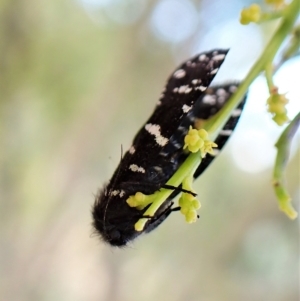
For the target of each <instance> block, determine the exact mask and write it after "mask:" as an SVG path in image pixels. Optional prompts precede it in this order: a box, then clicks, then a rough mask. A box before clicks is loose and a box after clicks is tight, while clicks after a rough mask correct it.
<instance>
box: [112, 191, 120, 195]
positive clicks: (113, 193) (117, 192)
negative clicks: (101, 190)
mask: <svg viewBox="0 0 300 301" xmlns="http://www.w3.org/2000/svg"><path fill="white" fill-rule="evenodd" d="M119 192H120V191H119V190H113V191H112V192H111V193H110V195H113V196H116V195H118V194H119Z"/></svg>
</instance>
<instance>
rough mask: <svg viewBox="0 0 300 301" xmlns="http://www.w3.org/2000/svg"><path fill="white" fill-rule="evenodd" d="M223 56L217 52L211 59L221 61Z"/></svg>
mask: <svg viewBox="0 0 300 301" xmlns="http://www.w3.org/2000/svg"><path fill="white" fill-rule="evenodd" d="M224 58H225V54H217V55H215V56H214V57H213V58H212V59H213V60H214V61H221V60H224Z"/></svg>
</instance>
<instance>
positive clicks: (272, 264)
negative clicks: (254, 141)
mask: <svg viewBox="0 0 300 301" xmlns="http://www.w3.org/2000/svg"><path fill="white" fill-rule="evenodd" d="M114 2H115V5H118V1H114ZM240 2H241V1H237V2H233V3H235V4H236V3H239V4H238V5H237V4H236V5H237V7H236V9H234V8H232V7H231V6H230V7H231V8H232V10H230V12H229V13H228V18H229V17H230V18H238V11H239V10H240V9H241V5H242V4H241V3H240ZM157 3H159V1H146V8H145V11H144V13H143V14H142V15H141V17H140V19H137V21H136V22H135V23H134V24H131V25H122V24H117V23H114V22H113V21H112V20H109V19H108V18H107V17H105V15H104V13H102V12H101V9H100V12H99V20H102V21H103V22H102V21H101V22H95V19H96V20H97V18H96V17H95V16H96V15H91V14H90V12H89V11H88V10H85V9H83V6H81V5H80V2H79V1H71V0H60V1H58V0H54V1H46V0H41V1H38V2H36V1H33V0H13V1H12V0H1V1H0V78H1V80H0V95H1V99H0V120H1V124H0V136H1V152H0V154H1V155H0V164H1V176H0V179H1V180H0V217H1V218H0V225H1V228H0V235H1V236H0V273H1V282H0V296H1V299H3V300H10V301H20V300H24V301H25V300H30V301H34V300H39V301H40V300H72V301H76V300H85V301H92V300H107V301H108V300H109V301H113V300H122V301H126V300H130V301H134V300H144V301H147V300H156V299H157V300H172V301H173V300H174V301H176V300H189V301H192V300H197V301H198V300H223V301H226V300H273V301H281V300H291V301H296V300H298V297H299V288H298V280H299V279H298V252H299V250H298V248H299V244H298V237H297V232H298V230H297V224H296V223H295V222H290V221H289V220H288V219H286V218H285V217H284V216H282V215H281V213H280V212H278V210H277V207H276V205H275V202H274V195H273V191H272V189H271V185H270V178H269V175H270V174H271V170H270V169H268V170H265V171H264V172H261V173H257V174H248V173H246V172H243V171H241V170H239V169H238V168H237V167H236V166H235V165H234V161H233V160H232V158H231V155H230V152H229V149H227V150H225V152H224V154H223V155H222V156H221V157H220V158H219V159H218V160H217V162H215V163H214V165H213V166H212V167H211V168H210V169H209V170H208V171H207V172H206V173H205V176H204V177H201V179H200V180H199V181H198V182H197V185H199V186H198V188H197V191H199V192H200V194H199V196H200V197H201V203H202V208H203V209H202V211H201V213H200V214H201V218H200V220H199V222H198V223H196V224H195V225H193V226H190V225H186V224H185V223H184V222H183V221H182V218H181V216H179V215H176V214H174V216H172V217H171V218H170V219H169V220H168V221H167V222H166V223H165V224H164V225H163V226H161V227H160V229H158V230H157V231H155V232H154V233H153V234H151V235H148V236H147V237H143V238H141V239H140V240H139V241H137V242H136V243H135V244H134V245H133V246H132V247H129V248H127V249H124V250H115V249H113V250H112V249H110V248H109V247H108V246H106V245H103V244H102V243H99V242H98V241H97V240H96V238H93V237H91V232H92V231H91V226H90V223H91V217H90V208H91V205H92V203H93V194H95V193H96V190H97V187H99V186H101V184H103V183H104V182H105V181H106V180H107V179H109V177H110V175H111V173H112V172H113V170H114V168H115V166H116V165H117V163H118V161H119V158H120V153H121V146H120V145H121V144H122V145H123V148H124V149H126V148H127V147H128V146H129V144H130V141H131V139H132V137H133V135H134V133H135V132H136V130H137V128H139V127H140V125H141V124H142V123H143V121H144V120H145V119H146V118H147V117H148V115H149V112H150V111H151V110H152V109H153V105H154V103H155V100H156V99H157V97H158V95H159V92H160V89H161V88H162V85H163V83H164V81H165V79H166V76H167V75H168V74H169V73H170V71H171V70H172V69H173V67H174V65H175V62H174V60H176V59H175V57H180V58H186V57H187V56H188V55H189V52H190V49H191V48H192V40H193V38H195V36H193V37H191V38H190V39H188V40H186V41H184V42H182V43H181V44H177V45H175V44H172V43H170V44H168V43H166V42H163V41H161V40H159V39H158V38H157V37H155V35H154V34H151V32H150V30H149V29H148V21H147V20H148V19H149V17H150V15H151V12H152V11H153V9H154V8H155V6H156V5H157ZM193 3H194V4H195V7H196V8H197V9H198V10H201V11H205V9H208V11H210V12H211V11H215V12H216V10H213V9H212V7H213V5H222V4H221V2H220V1H213V3H208V2H207V1H203V2H202V3H201V2H197V1H194V2H193ZM226 5H227V4H226ZM209 8H210V10H209ZM220 11H221V12H222V14H223V12H224V11H223V10H222V9H220ZM102 17H103V18H102ZM210 17H211V18H210ZM199 18H200V17H199ZM220 18H221V17H220ZM222 18H223V19H224V14H223V15H222ZM204 19H205V22H208V21H207V20H210V19H211V20H210V21H211V22H218V18H217V17H216V16H215V15H211V16H210V15H209V14H208V13H207V14H206V17H205V18H203V15H202V19H201V22H200V21H199V24H198V27H197V30H196V32H197V34H199V33H202V32H203V30H207V28H208V24H207V23H205V22H204ZM228 20H230V19H228ZM211 26H212V25H211ZM195 35H196V33H195ZM195 39H197V38H195ZM112 133H113V134H112ZM236 135H237V139H238V135H243V132H242V125H241V128H240V130H238V131H237V134H236ZM274 142H275V141H274ZM299 163H300V162H299V153H298V156H294V157H293V158H291V163H290V165H289V168H288V175H287V178H288V183H289V191H291V192H292V193H293V195H294V197H295V198H297V197H299V189H298V184H299V182H298V180H299V179H297V177H296V178H295V177H294V176H293V175H294V174H296V173H297V169H298V166H299ZM297 189H298V190H297Z"/></svg>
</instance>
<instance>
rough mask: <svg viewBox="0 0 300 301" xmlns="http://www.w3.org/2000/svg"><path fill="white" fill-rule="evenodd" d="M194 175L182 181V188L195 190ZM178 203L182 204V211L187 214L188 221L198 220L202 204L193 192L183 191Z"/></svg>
mask: <svg viewBox="0 0 300 301" xmlns="http://www.w3.org/2000/svg"><path fill="white" fill-rule="evenodd" d="M192 184H193V176H192V175H191V176H189V177H186V178H185V179H184V180H183V182H182V188H184V189H185V190H187V191H191V192H193V188H192ZM178 204H179V206H180V212H181V213H182V214H183V215H184V216H185V220H186V222H187V223H194V222H195V221H196V220H197V217H198V214H197V211H196V210H198V209H199V208H200V207H201V204H200V202H199V201H198V200H197V199H196V198H195V196H194V195H192V194H191V193H186V192H184V193H182V195H181V197H180V199H179V201H178Z"/></svg>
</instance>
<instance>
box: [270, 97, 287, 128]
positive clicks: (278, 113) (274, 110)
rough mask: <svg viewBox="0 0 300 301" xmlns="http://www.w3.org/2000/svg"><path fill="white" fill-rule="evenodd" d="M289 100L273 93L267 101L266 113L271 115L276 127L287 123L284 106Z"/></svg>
mask: <svg viewBox="0 0 300 301" xmlns="http://www.w3.org/2000/svg"><path fill="white" fill-rule="evenodd" d="M288 102H289V100H288V99H287V98H286V97H285V95H284V94H279V93H277V92H276V93H274V94H271V95H270V97H269V98H268V99H267V105H268V111H269V112H270V113H271V114H273V120H274V121H275V122H276V123H277V124H278V125H283V124H284V123H286V122H288V121H289V118H288V117H287V110H286V107H285V106H286V104H287V103H288Z"/></svg>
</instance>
